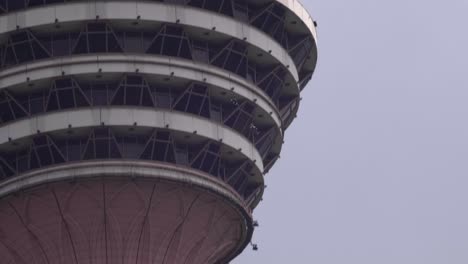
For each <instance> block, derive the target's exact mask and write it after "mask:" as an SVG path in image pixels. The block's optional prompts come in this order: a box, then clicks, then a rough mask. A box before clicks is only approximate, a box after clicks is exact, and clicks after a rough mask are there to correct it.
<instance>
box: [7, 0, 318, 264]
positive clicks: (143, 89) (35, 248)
mask: <svg viewBox="0 0 468 264" xmlns="http://www.w3.org/2000/svg"><path fill="white" fill-rule="evenodd" d="M316 61H317V48H316V32H315V26H314V22H313V20H312V18H311V17H310V16H309V15H308V13H307V11H306V10H305V9H304V7H303V6H302V5H301V4H300V3H299V2H298V1H297V0H289V1H286V0H220V1H214V0H213V1H211V0H210V1H208V0H147V1H136V0H133V1H132V0H106V1H104V0H93V1H84V0H82V1H80V0H0V262H1V263H5V264H59V263H71V264H103V263H106V264H111V263H112V264H129V263H132V264H147V263H148V264H149V263H152V264H188V263H194V264H206V263H228V262H229V261H230V260H232V259H233V258H234V257H236V256H237V255H238V254H240V252H242V250H243V249H244V248H245V247H246V246H247V245H248V243H249V242H250V239H251V236H252V233H253V228H254V224H253V222H254V221H253V220H252V211H253V210H254V208H255V207H256V206H257V204H258V203H259V202H260V200H261V198H262V195H263V191H264V186H265V184H264V174H265V173H266V172H267V171H268V170H269V169H270V168H271V167H272V166H273V164H274V163H275V161H276V160H277V159H278V157H279V154H280V151H281V147H282V144H283V138H284V132H285V130H286V129H287V127H288V126H289V125H290V124H291V122H292V121H293V119H294V118H295V117H296V113H297V111H298V107H299V102H300V92H301V90H302V89H303V88H304V87H305V86H306V84H307V82H308V81H309V80H310V78H311V76H312V74H313V72H314V69H315V64H316Z"/></svg>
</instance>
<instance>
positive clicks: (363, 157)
mask: <svg viewBox="0 0 468 264" xmlns="http://www.w3.org/2000/svg"><path fill="white" fill-rule="evenodd" d="M303 3H304V4H305V5H306V6H308V8H309V10H310V11H311V13H312V15H313V17H314V18H315V19H316V20H317V21H318V25H319V27H318V30H319V63H318V68H317V71H316V74H315V76H314V78H313V80H312V82H311V83H310V84H309V86H308V87H307V88H306V90H305V91H304V93H303V97H304V100H303V101H302V106H301V107H302V108H301V110H300V112H299V116H298V118H297V119H296V120H295V122H294V124H293V125H292V126H291V127H290V128H289V130H288V131H287V134H286V144H285V146H284V149H283V152H282V157H281V159H280V160H279V162H278V163H277V164H276V166H275V167H274V168H273V169H272V171H271V172H270V173H269V174H268V175H267V178H266V181H267V185H268V189H267V191H266V194H265V197H264V201H263V202H262V203H261V204H260V206H259V207H258V208H257V210H256V212H255V218H256V219H258V220H259V222H260V227H259V228H258V229H257V230H256V232H255V235H254V242H255V243H258V245H259V248H260V249H259V251H257V252H253V251H252V250H251V249H246V251H245V252H244V253H243V254H242V255H241V256H240V257H238V259H236V260H235V261H233V263H234V264H258V263H265V264H266V263H268V264H269V263H273V264H283V263H298V264H301V263H307V264H308V263H318V264H344V263H346V264H376V263H378V264H387V263H388V264H396V263H398V264H433V263H436V264H466V263H468V124H467V121H468V65H467V64H468V30H467V27H468V15H467V14H468V0H446V1H442V0H386V1H384V0H304V1H303Z"/></svg>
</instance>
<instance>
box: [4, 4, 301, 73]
mask: <svg viewBox="0 0 468 264" xmlns="http://www.w3.org/2000/svg"><path fill="white" fill-rule="evenodd" d="M96 17H99V19H103V20H119V21H122V20H131V21H133V20H135V19H137V17H139V20H140V21H154V22H161V23H177V24H179V25H184V26H188V27H197V28H202V29H204V30H207V31H211V30H212V29H213V28H216V32H218V33H222V34H223V35H226V36H229V37H232V38H235V39H238V40H242V41H244V42H246V43H248V44H250V45H251V46H254V47H256V48H258V49H261V50H263V52H264V53H266V54H271V55H270V56H272V58H274V59H275V60H276V61H277V62H278V63H280V64H282V65H283V66H284V67H285V68H287V70H288V71H289V74H291V76H292V77H293V79H294V80H295V81H296V82H298V81H299V74H298V70H297V68H296V65H295V63H294V61H293V59H292V58H291V56H290V55H289V53H288V51H287V50H285V49H284V48H283V47H282V46H281V45H280V44H279V43H278V42H277V41H276V40H274V39H273V38H272V37H270V36H269V35H267V34H266V33H264V32H262V31H261V30H259V29H257V28H255V27H253V26H251V25H249V24H246V23H243V22H241V21H238V20H235V19H233V18H231V17H228V16H224V15H221V14H218V13H215V12H211V11H208V10H203V9H199V8H194V7H191V6H184V5H171V4H167V3H158V2H139V3H138V4H135V2H133V1H105V2H78V3H61V4H55V5H46V6H41V7H36V8H32V9H26V10H21V11H18V12H15V13H11V14H6V15H3V16H0V36H1V35H4V34H6V33H8V32H11V31H15V30H17V27H19V28H34V27H40V26H47V25H54V24H55V23H56V21H55V19H57V21H58V22H59V23H67V22H78V21H90V20H91V21H93V20H96Z"/></svg>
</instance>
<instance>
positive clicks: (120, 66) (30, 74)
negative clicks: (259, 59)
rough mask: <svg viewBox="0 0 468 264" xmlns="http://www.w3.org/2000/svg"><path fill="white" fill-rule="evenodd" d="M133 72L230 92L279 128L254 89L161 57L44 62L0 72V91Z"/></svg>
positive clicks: (275, 114)
mask: <svg viewBox="0 0 468 264" xmlns="http://www.w3.org/2000/svg"><path fill="white" fill-rule="evenodd" d="M135 72H138V73H140V74H148V75H161V76H173V77H176V78H182V79H187V80H190V81H198V82H204V83H207V84H210V85H212V86H216V87H218V88H221V89H224V90H226V91H229V92H234V93H236V94H237V95H239V96H242V97H244V98H246V99H248V100H250V101H255V104H256V105H258V106H259V107H260V108H262V109H263V110H264V111H265V112H266V113H271V115H270V116H271V118H272V119H273V121H274V123H275V124H276V125H277V126H278V127H282V121H281V117H280V113H279V111H278V108H277V107H276V106H275V104H274V103H273V102H272V100H271V99H270V98H269V97H268V95H267V94H266V93H265V92H264V91H262V90H260V88H259V87H258V86H256V85H254V84H252V83H249V82H248V81H246V80H245V79H243V78H241V77H239V76H237V75H235V74H230V73H229V72H227V71H225V70H222V69H219V68H217V67H215V66H210V65H206V64H201V63H196V62H193V61H190V60H184V59H179V58H172V57H167V56H161V55H152V56H148V55H138V54H134V55H123V54H102V55H76V56H70V57H64V58H57V59H47V60H44V61H40V62H35V63H31V64H27V65H22V66H16V67H14V68H11V69H8V70H4V71H0V89H4V88H8V87H11V86H16V85H20V84H23V83H25V82H27V81H29V82H34V81H38V80H43V79H48V78H57V77H61V76H63V75H86V74H97V73H103V74H104V73H135ZM280 133H282V131H281V129H280Z"/></svg>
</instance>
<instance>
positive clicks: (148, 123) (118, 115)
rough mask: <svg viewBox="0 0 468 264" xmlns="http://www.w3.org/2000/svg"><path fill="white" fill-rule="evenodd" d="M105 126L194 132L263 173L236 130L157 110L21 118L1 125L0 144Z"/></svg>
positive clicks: (252, 150) (114, 109) (255, 153)
mask: <svg viewBox="0 0 468 264" xmlns="http://www.w3.org/2000/svg"><path fill="white" fill-rule="evenodd" d="M102 124H105V125H106V126H134V124H138V126H139V127H149V128H160V129H170V130H173V131H180V132H185V133H190V134H192V133H193V132H194V131H197V135H199V136H201V137H204V138H207V139H211V140H213V141H217V142H219V141H220V140H221V139H222V144H223V145H225V146H228V147H230V148H232V149H235V150H236V151H238V152H239V153H241V154H242V155H243V156H244V157H246V158H247V159H249V160H251V161H256V162H255V167H256V169H257V172H258V173H257V175H262V172H263V170H264V164H263V160H262V157H261V155H260V153H259V152H258V150H257V148H256V147H255V146H254V145H253V144H252V143H251V142H250V141H248V139H247V138H245V137H244V136H243V135H241V134H239V133H238V132H237V131H235V130H233V129H231V128H229V127H226V126H223V125H221V124H218V123H216V122H214V121H211V120H209V119H206V118H201V117H198V116H194V115H190V114H184V113H181V112H171V111H164V110H156V109H141V108H129V107H103V108H84V109H78V110H76V109H75V110H64V111H60V112H54V113H45V114H42V115H39V116H37V117H32V118H29V119H22V120H19V121H16V122H12V123H10V124H7V125H5V126H2V127H0V145H2V144H5V143H8V142H9V141H14V140H18V139H21V138H26V137H30V136H33V135H36V134H37V132H38V131H40V132H41V133H48V132H53V131H60V130H65V129H69V127H70V126H71V127H73V128H85V127H98V126H101V125H102Z"/></svg>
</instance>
